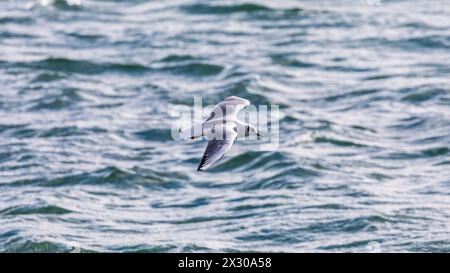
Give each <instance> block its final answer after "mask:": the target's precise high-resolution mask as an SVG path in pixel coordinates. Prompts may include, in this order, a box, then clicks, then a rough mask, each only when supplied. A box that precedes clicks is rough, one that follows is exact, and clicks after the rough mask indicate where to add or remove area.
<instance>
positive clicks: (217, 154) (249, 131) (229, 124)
mask: <svg viewBox="0 0 450 273" xmlns="http://www.w3.org/2000/svg"><path fill="white" fill-rule="evenodd" d="M248 105H250V102H249V101H248V100H246V99H243V98H240V97H236V96H231V97H228V98H226V99H225V100H224V101H222V102H220V103H218V104H217V105H216V106H214V108H213V109H212V110H211V114H210V115H209V117H208V118H207V119H206V120H205V121H204V122H202V123H197V124H194V125H193V126H192V127H190V128H189V130H186V131H184V132H182V133H183V134H184V135H185V136H186V133H187V134H188V137H189V138H190V139H197V138H200V137H202V136H205V137H206V138H207V139H208V145H207V146H206V150H205V153H204V154H203V157H202V160H201V161H200V164H199V165H198V168H197V171H204V170H206V169H208V168H210V167H212V166H213V165H214V164H215V163H216V162H217V161H219V160H220V159H221V158H222V157H223V156H224V154H225V153H226V152H228V150H229V149H230V148H231V146H232V145H233V142H234V140H235V139H236V138H238V137H248V136H251V135H256V136H257V138H258V139H260V138H261V137H262V135H261V134H260V133H259V132H258V130H257V129H256V127H255V126H253V125H251V124H248V123H245V122H242V121H240V120H238V119H237V114H238V112H239V111H240V110H242V109H243V108H244V107H246V106H248ZM181 131H182V130H181V129H180V132H181Z"/></svg>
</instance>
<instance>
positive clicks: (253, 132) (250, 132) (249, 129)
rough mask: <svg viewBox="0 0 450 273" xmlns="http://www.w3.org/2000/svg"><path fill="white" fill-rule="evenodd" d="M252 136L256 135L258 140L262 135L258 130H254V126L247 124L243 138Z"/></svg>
mask: <svg viewBox="0 0 450 273" xmlns="http://www.w3.org/2000/svg"><path fill="white" fill-rule="evenodd" d="M254 135H256V137H257V138H258V139H261V138H262V134H261V133H260V132H259V131H258V129H256V127H255V126H253V125H250V124H248V125H247V126H246V128H245V136H254Z"/></svg>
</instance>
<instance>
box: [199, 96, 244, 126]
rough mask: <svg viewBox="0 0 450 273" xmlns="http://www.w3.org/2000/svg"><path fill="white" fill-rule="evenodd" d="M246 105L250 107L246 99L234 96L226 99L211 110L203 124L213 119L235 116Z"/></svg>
mask: <svg viewBox="0 0 450 273" xmlns="http://www.w3.org/2000/svg"><path fill="white" fill-rule="evenodd" d="M247 105H250V102H249V101H248V100H246V99H243V98H240V97H236V96H231V97H228V98H226V99H225V100H224V101H222V102H220V103H218V104H217V105H216V106H214V108H213V109H212V110H211V114H210V116H209V117H208V118H207V119H206V120H205V122H207V121H210V120H213V119H222V118H223V117H225V116H228V115H232V116H236V115H237V113H238V112H239V111H240V110H242V108H244V107H245V106H247Z"/></svg>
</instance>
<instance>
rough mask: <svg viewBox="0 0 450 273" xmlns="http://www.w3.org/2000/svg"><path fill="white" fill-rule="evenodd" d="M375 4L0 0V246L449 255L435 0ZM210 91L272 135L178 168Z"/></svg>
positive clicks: (447, 119) (446, 86)
mask: <svg viewBox="0 0 450 273" xmlns="http://www.w3.org/2000/svg"><path fill="white" fill-rule="evenodd" d="M68 2H69V3H68ZM77 2H78V3H77ZM377 2H378V1H357V0H355V1H275V0H273V1H264V2H263V1H261V2H260V3H259V4H258V3H256V2H245V1H193V0H192V1H167V2H166V1H144V0H129V1H114V0H109V1H99V0H98V1H94V0H84V1H83V0H81V1H67V2H66V1H63V0H56V1H50V0H46V1H34V0H29V1H12V0H9V1H1V2H0V88H1V89H0V250H1V251H72V250H74V249H75V250H79V249H81V251H131V252H132V251H156V252H166V251H168V252H179V251H189V252H191V251H193V252H197V251H226V252H228V251H231V252H234V251H283V252H303V251H314V252H315V251H450V151H449V146H450V94H449V92H450V20H449V18H450V2H449V1H415V2H414V1H381V5H380V6H373V5H369V4H374V3H377ZM70 3H75V4H80V5H70ZM262 3H264V4H262ZM229 95H236V96H240V97H244V98H246V99H248V100H250V101H251V102H252V103H254V104H256V105H266V104H267V105H270V104H276V105H279V106H280V111H281V117H280V120H279V128H280V145H279V148H278V149H277V150H275V151H261V150H260V149H259V143H257V142H251V143H245V142H237V143H236V144H235V145H234V146H233V148H232V149H231V151H230V152H229V153H228V154H227V156H226V157H225V158H224V159H223V160H222V161H221V162H220V163H219V164H218V165H217V166H216V167H215V168H213V169H211V170H210V171H209V172H203V173H198V172H196V171H195V170H196V167H197V164H198V162H199V161H200V158H201V156H202V153H203V149H204V147H205V142H204V141H196V142H193V143H189V142H184V141H174V140H173V139H172V137H171V134H170V129H171V126H172V124H173V122H174V119H173V117H172V116H171V114H170V111H171V109H173V107H174V106H175V105H180V104H181V105H186V106H192V104H193V97H195V96H202V97H203V100H204V102H205V103H206V104H215V103H217V102H219V101H221V100H222V99H224V98H225V97H227V96H229Z"/></svg>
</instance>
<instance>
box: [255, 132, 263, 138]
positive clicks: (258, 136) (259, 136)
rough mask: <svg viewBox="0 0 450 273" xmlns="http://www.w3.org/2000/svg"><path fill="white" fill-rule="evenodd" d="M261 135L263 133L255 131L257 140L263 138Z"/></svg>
mask: <svg viewBox="0 0 450 273" xmlns="http://www.w3.org/2000/svg"><path fill="white" fill-rule="evenodd" d="M263 137H264V135H263V134H261V133H260V132H257V133H256V138H257V139H258V140H261V139H263Z"/></svg>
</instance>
